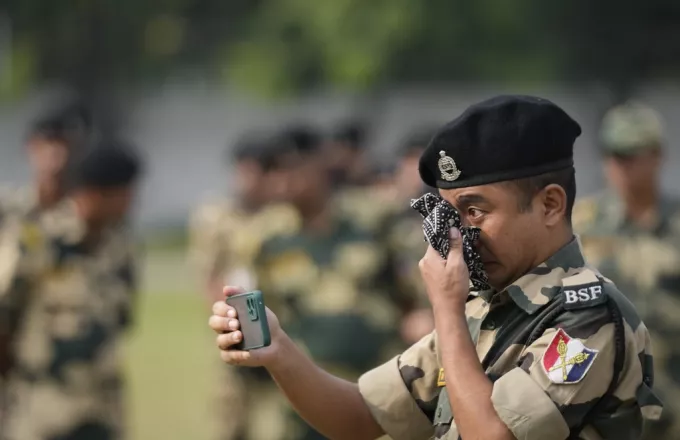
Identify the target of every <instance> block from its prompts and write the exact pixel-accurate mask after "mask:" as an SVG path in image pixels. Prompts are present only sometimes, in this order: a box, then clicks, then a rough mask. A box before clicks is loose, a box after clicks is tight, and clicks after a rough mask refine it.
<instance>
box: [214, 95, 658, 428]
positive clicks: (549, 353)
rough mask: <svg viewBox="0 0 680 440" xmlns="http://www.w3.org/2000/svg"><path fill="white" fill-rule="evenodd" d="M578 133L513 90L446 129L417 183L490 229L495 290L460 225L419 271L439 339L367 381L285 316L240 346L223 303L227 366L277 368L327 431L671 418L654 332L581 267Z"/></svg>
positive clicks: (557, 112)
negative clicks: (305, 344)
mask: <svg viewBox="0 0 680 440" xmlns="http://www.w3.org/2000/svg"><path fill="white" fill-rule="evenodd" d="M580 133H581V130H580V127H579V125H578V124H577V123H576V122H575V121H573V120H572V119H571V118H570V117H569V116H568V115H567V114H566V113H564V111H562V110H561V109H560V108H559V107H557V106H556V105H554V104H552V103H550V102H549V101H547V100H544V99H541V98H533V97H525V96H503V97H497V98H494V99H491V100H488V101H485V102H482V103H480V104H477V105H474V106H472V107H470V108H469V109H468V110H466V111H465V112H464V113H463V114H462V115H461V116H460V117H459V118H457V119H456V120H454V121H453V122H451V123H449V124H447V125H446V126H445V127H444V128H443V129H442V130H441V131H440V132H439V133H438V134H437V135H436V136H435V138H434V139H433V141H432V142H431V143H430V145H429V146H428V148H427V149H426V151H425V153H424V154H423V155H422V157H421V160H420V166H419V168H420V175H421V178H422V179H423V181H424V182H425V183H427V184H428V185H430V186H436V187H438V188H439V189H440V192H441V195H442V197H443V198H444V199H445V200H446V201H447V202H448V203H450V204H451V205H453V206H455V208H456V209H457V210H458V211H459V212H460V214H461V216H462V218H463V223H464V224H465V225H469V226H475V227H479V228H481V231H482V234H481V238H480V243H478V244H477V246H476V248H477V250H478V252H479V254H480V255H481V259H482V261H483V263H484V266H485V269H486V271H487V274H488V277H489V281H490V284H491V286H492V288H491V289H489V290H485V291H479V292H471V291H470V281H469V274H468V271H467V266H466V264H465V261H464V260H463V246H468V245H469V243H462V240H461V235H460V232H459V231H458V230H457V229H455V228H452V229H451V231H450V242H449V243H450V245H451V247H450V252H449V253H448V257H447V259H446V260H445V259H443V258H442V257H441V256H440V254H439V253H438V251H436V250H434V249H432V248H431V247H429V248H428V250H427V253H426V254H425V257H424V258H423V259H422V260H421V262H420V269H421V274H422V276H423V280H424V282H425V284H426V286H427V292H428V296H429V299H430V303H431V304H432V309H433V313H434V316H435V324H436V331H435V332H434V333H433V334H432V335H431V336H427V337H425V338H424V339H423V340H421V341H420V342H418V343H417V344H416V345H414V346H413V347H411V348H410V349H408V350H407V351H406V352H405V353H404V354H402V355H401V356H397V357H395V358H394V359H392V360H391V361H389V362H388V363H386V364H384V365H383V366H380V367H378V368H376V369H374V370H372V371H370V372H369V373H367V374H365V375H364V376H362V377H361V378H360V379H359V384H358V385H357V384H355V383H352V382H347V381H344V380H342V379H339V378H337V377H333V376H331V375H329V374H328V373H326V372H324V371H323V370H321V369H320V368H318V367H317V366H315V365H314V364H313V363H312V362H311V361H310V360H309V358H307V357H306V356H304V355H303V354H302V352H301V351H300V350H299V349H298V348H297V347H296V346H295V344H294V343H293V342H292V340H291V339H290V338H289V337H288V336H287V334H286V332H285V331H284V330H282V328H281V327H280V324H279V320H278V318H277V316H276V315H275V314H273V313H269V314H268V319H269V323H270V329H271V333H272V344H271V345H270V346H269V347H267V348H264V349H259V350H254V351H250V352H242V351H238V350H230V349H229V348H230V347H231V346H233V345H234V344H236V343H238V341H240V340H241V337H242V335H241V333H240V331H238V328H239V322H238V319H236V318H237V316H236V311H235V310H234V309H232V308H230V307H228V306H227V305H226V304H224V303H223V302H218V303H216V304H215V305H214V306H213V311H214V313H215V314H214V315H213V316H212V317H211V319H210V326H211V327H212V328H213V330H215V331H216V332H218V333H221V334H220V335H219V336H218V337H217V345H218V346H219V347H220V349H221V350H222V352H221V357H222V359H223V360H225V361H226V362H228V363H231V364H239V365H244V366H265V367H266V368H267V369H268V371H269V372H270V374H271V375H272V376H273V377H274V379H275V380H276V383H277V384H278V385H279V386H280V387H281V389H282V391H283V392H284V393H285V394H286V396H287V398H288V399H289V400H290V401H291V402H292V404H293V405H294V406H295V408H296V409H297V411H298V412H299V413H301V414H302V415H303V416H304V417H305V419H306V420H308V421H309V422H310V423H312V424H313V425H314V426H315V427H316V428H317V429H318V430H319V431H320V432H323V433H324V434H326V436H328V437H330V438H376V437H378V436H380V435H381V434H382V433H383V432H387V433H388V434H391V435H392V436H393V437H395V438H400V439H401V438H403V439H423V440H425V439H428V438H440V439H448V440H454V439H458V438H468V439H470V438H484V439H494V440H495V439H513V438H518V439H528V440H534V439H535V440H539V439H540V440H552V439H560V440H561V439H566V438H577V437H578V436H579V435H580V437H578V438H583V439H588V440H591V439H593V440H594V439H601V438H616V439H634V438H637V437H638V435H639V431H640V429H641V424H642V418H643V417H657V416H658V415H659V411H660V403H659V401H658V399H656V398H655V396H654V395H653V394H652V392H651V390H650V389H649V386H651V382H652V371H651V356H650V354H649V348H650V347H649V342H650V341H649V335H648V333H647V330H646V328H645V326H644V324H643V323H642V322H641V321H640V319H639V318H638V317H637V314H636V312H635V310H634V308H633V307H632V305H631V304H630V303H629V302H628V301H627V300H626V299H625V298H624V297H623V295H622V294H621V293H619V291H618V290H617V289H616V287H615V286H614V285H613V284H612V283H611V282H609V281H608V280H606V279H604V278H603V277H601V276H600V275H599V274H598V273H597V272H595V271H594V270H591V269H587V268H586V267H585V262H584V259H583V256H582V255H581V252H580V248H579V245H578V242H577V241H576V240H575V238H574V236H573V233H572V229H571V224H570V220H571V207H572V206H573V202H574V197H575V193H576V184H575V177H574V169H573V157H572V156H573V144H574V141H575V139H576V138H577V137H578V136H579V135H580ZM452 163H453V164H452ZM443 165H447V166H446V167H445V166H443ZM239 291H240V289H238V288H227V289H225V292H226V293H227V294H228V295H230V294H234V293H236V292H239ZM265 300H266V299H265ZM360 340H361V336H358V337H357V339H356V341H357V342H358V341H360ZM454 416H455V419H454Z"/></svg>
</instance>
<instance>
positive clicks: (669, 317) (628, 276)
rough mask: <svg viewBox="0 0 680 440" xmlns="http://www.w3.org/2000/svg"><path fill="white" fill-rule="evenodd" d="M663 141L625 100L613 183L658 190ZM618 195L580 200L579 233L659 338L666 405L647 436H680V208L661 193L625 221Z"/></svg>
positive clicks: (615, 136)
mask: <svg viewBox="0 0 680 440" xmlns="http://www.w3.org/2000/svg"><path fill="white" fill-rule="evenodd" d="M662 141H663V139H662V127H661V121H660V118H659V117H658V115H656V113H655V112H653V111H652V110H651V109H649V108H646V107H643V106H641V105H638V104H634V103H628V104H626V105H624V106H621V107H618V108H615V109H613V110H611V111H610V112H609V113H608V114H607V115H606V116H605V119H604V120H603V126H602V143H603V148H604V149H605V161H606V167H609V168H606V169H605V171H606V172H607V174H608V177H609V181H610V183H611V184H612V186H613V187H616V186H617V185H618V186H619V187H624V188H625V187H626V186H627V185H628V186H630V185H636V186H638V185H642V186H643V187H644V186H647V185H652V186H655V185H656V184H657V182H656V180H657V177H658V176H657V167H658V165H656V164H655V162H656V161H660V155H661V154H662V150H661V144H662ZM655 155H659V157H656V156H655ZM647 161H653V162H652V163H651V164H650V165H649V166H648V165H647V164H646V163H645V162H647ZM641 167H644V168H641ZM650 167H651V168H650ZM620 194H621V191H619V192H616V191H615V190H614V188H612V189H611V190H608V191H606V192H604V193H602V194H598V195H596V196H593V197H588V198H586V199H583V200H580V201H579V202H577V204H576V206H575V208H574V215H573V222H574V229H575V231H576V232H577V233H578V234H580V238H581V243H582V247H583V251H584V255H585V256H586V258H587V259H588V262H589V263H590V264H592V265H594V266H596V267H597V268H598V269H599V270H600V271H601V272H602V274H603V275H604V276H606V277H608V278H610V279H611V280H612V281H614V283H616V285H617V286H618V287H619V288H620V289H621V291H623V292H626V295H627V296H628V298H629V299H630V300H631V301H632V302H633V304H634V305H635V308H636V309H637V311H638V313H639V314H640V317H641V318H642V319H643V320H644V322H645V323H646V324H647V326H648V327H649V330H650V334H651V336H652V340H653V341H654V342H653V345H652V353H653V356H654V367H655V371H654V373H655V374H654V389H655V392H656V393H657V394H658V395H659V396H660V397H661V399H662V401H663V402H664V406H665V408H664V412H663V415H662V420H661V421H660V422H653V423H654V424H650V425H648V426H647V430H648V432H647V433H646V436H645V438H648V439H674V438H680V418H679V417H680V344H678V338H680V320H678V317H680V203H678V201H676V200H673V199H671V198H669V197H666V196H663V195H660V196H659V197H658V198H657V200H656V206H655V207H654V211H653V212H652V213H651V214H652V215H651V216H649V218H648V221H646V222H645V224H644V225H643V224H640V223H639V222H634V221H633V220H632V219H630V218H629V217H628V215H627V206H626V203H625V202H624V200H623V199H622V196H621V195H620ZM632 197H634V196H632Z"/></svg>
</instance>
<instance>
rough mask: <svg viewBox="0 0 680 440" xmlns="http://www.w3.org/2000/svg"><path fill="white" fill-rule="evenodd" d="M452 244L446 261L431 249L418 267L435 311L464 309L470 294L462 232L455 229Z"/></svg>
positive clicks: (430, 247) (450, 236)
mask: <svg viewBox="0 0 680 440" xmlns="http://www.w3.org/2000/svg"><path fill="white" fill-rule="evenodd" d="M449 240H450V243H451V246H450V250H449V255H448V257H447V259H446V260H444V259H443V258H442V257H441V256H440V255H439V253H438V252H437V251H436V250H434V249H433V248H432V246H428V248H427V252H426V253H425V256H424V257H423V258H422V259H421V260H420V263H419V265H418V266H419V267H420V274H421V276H422V277H423V281H424V282H425V286H426V288H427V295H428V297H429V298H430V303H431V304H432V306H433V307H435V308H437V307H439V306H444V308H445V309H448V308H450V307H456V308H459V309H464V308H465V301H466V299H467V297H468V293H469V291H470V273H469V272H468V268H467V265H466V264H465V260H464V259H463V248H462V246H463V239H462V237H461V235H460V231H459V230H458V229H456V228H452V229H451V230H450V233H449Z"/></svg>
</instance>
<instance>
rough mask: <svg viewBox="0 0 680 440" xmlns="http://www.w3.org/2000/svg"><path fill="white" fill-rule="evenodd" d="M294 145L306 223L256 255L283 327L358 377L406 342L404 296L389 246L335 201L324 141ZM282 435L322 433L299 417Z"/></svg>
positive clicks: (329, 363)
mask: <svg viewBox="0 0 680 440" xmlns="http://www.w3.org/2000/svg"><path fill="white" fill-rule="evenodd" d="M293 147H294V148H295V151H296V152H297V154H299V161H298V163H297V164H296V165H295V166H292V167H291V168H290V176H291V177H290V179H291V203H292V204H293V205H294V206H295V207H296V209H297V210H298V212H299V214H300V217H301V220H302V224H301V228H300V229H298V230H297V231H294V232H293V233H290V234H287V235H278V236H276V237H274V238H271V239H269V240H267V241H266V242H265V243H264V244H263V246H262V250H261V252H260V254H259V255H258V258H257V260H256V261H257V268H258V277H257V278H258V282H259V287H260V288H261V289H262V291H263V292H265V295H267V298H270V299H271V301H270V302H269V304H270V305H271V307H273V309H274V310H276V312H277V313H278V314H279V316H280V317H281V319H282V323H283V324H282V325H283V326H284V328H286V329H287V330H289V331H290V332H291V334H292V335H294V336H293V337H295V338H297V339H298V340H299V341H300V343H301V344H302V345H303V346H304V347H305V349H306V350H308V352H309V353H310V355H311V356H312V357H313V358H314V359H316V360H317V361H318V362H320V363H321V364H322V365H324V366H325V367H326V368H328V369H329V371H332V372H333V373H335V374H338V375H340V376H342V377H345V378H348V379H352V380H356V379H357V378H358V377H359V374H360V373H361V372H362V371H363V370H364V369H366V368H368V367H370V366H372V365H375V364H377V363H379V362H380V361H383V360H386V359H388V358H389V357H391V356H392V355H393V354H395V353H397V352H398V351H400V350H401V343H400V342H399V338H398V334H397V331H396V330H397V323H398V322H399V319H400V318H401V315H402V310H401V307H400V303H399V301H400V299H399V298H395V297H392V296H391V295H392V294H393V290H392V289H391V288H390V286H391V282H392V279H391V278H390V277H389V276H388V272H387V269H388V267H387V263H388V262H387V260H386V254H385V252H384V249H383V248H382V247H381V246H380V245H379V243H378V242H377V240H376V238H375V237H373V236H372V235H371V234H370V233H369V232H367V231H364V230H362V229H360V228H359V227H357V225H356V223H354V222H352V221H351V219H347V218H346V217H344V216H343V213H342V212H338V211H337V210H336V209H335V208H336V207H335V205H333V203H332V199H331V197H330V195H331V187H330V176H329V175H328V173H327V171H326V169H325V168H324V163H323V161H324V157H325V155H324V154H323V152H322V151H321V150H320V149H319V146H318V142H317V144H316V145H314V144H305V145H303V146H302V147H301V146H300V145H299V144H298V143H295V142H293ZM269 383H270V387H271V389H272V390H275V385H274V384H273V383H272V382H269ZM260 423H261V424H267V423H268V420H267V419H263V420H262V421H261V422H260ZM280 435H283V437H281V438H284V439H287V440H288V439H315V438H323V437H320V436H319V434H317V433H315V432H313V431H311V430H310V429H308V428H307V427H306V426H305V425H303V424H302V423H301V422H300V421H299V419H297V417H295V418H293V419H292V421H291V422H290V423H289V424H288V425H286V427H285V429H283V430H282V432H281V433H280ZM261 438H272V437H265V436H263V437H261Z"/></svg>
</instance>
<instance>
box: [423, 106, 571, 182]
mask: <svg viewBox="0 0 680 440" xmlns="http://www.w3.org/2000/svg"><path fill="white" fill-rule="evenodd" d="M580 135H581V127H580V126H579V125H578V123H576V121H574V120H573V119H572V118H571V117H570V116H569V115H567V113H565V111H564V110H562V109H561V108H560V107H558V106H557V105H555V104H554V103H552V102H550V101H548V100H547V99H543V98H536V97H533V96H497V97H495V98H492V99H489V100H486V101H483V102H480V103H478V104H474V105H472V106H471V107H469V108H468V109H467V110H465V111H464V112H463V114H462V115H460V116H459V117H458V118H456V119H454V120H453V121H451V122H449V123H448V124H446V125H445V126H444V127H443V128H441V129H440V130H439V131H438V132H437V133H436V134H435V136H434V138H433V139H432V141H431V142H430V143H429V145H428V146H427V148H426V149H425V151H424V152H423V155H422V156H421V157H420V165H419V170H420V177H421V179H422V180H423V182H425V184H427V185H429V186H432V187H436V188H442V189H451V188H465V187H469V186H477V185H486V184H489V183H494V182H501V181H506V180H515V179H522V178H525V177H532V176H538V175H541V174H545V173H549V172H552V171H557V170H561V169H566V168H569V167H572V166H573V165H574V161H573V152H574V141H575V140H576V138H577V137H579V136H580Z"/></svg>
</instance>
